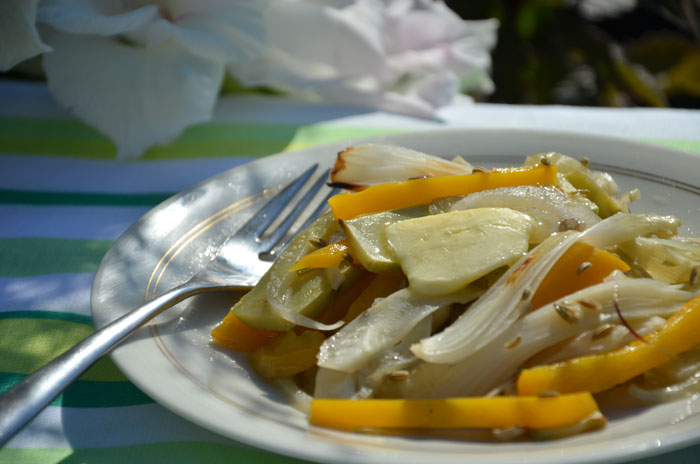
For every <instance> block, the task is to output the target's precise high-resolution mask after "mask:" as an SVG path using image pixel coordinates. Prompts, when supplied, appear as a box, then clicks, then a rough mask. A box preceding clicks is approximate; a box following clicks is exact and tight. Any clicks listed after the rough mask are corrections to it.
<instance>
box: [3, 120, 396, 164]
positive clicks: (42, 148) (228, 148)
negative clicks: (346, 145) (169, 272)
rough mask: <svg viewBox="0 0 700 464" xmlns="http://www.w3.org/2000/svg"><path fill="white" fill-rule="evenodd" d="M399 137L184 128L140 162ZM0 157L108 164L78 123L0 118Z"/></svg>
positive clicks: (288, 127) (103, 147)
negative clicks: (58, 158) (74, 159)
mask: <svg viewBox="0 0 700 464" xmlns="http://www.w3.org/2000/svg"><path fill="white" fill-rule="evenodd" d="M397 132H401V131H399V130H397V129H382V128H365V127H343V126H335V125H331V124H309V125H304V126H302V125H295V124H240V123H238V124H237V123H227V124H221V123H217V124H214V123H207V124H200V125H195V126H191V127H189V128H187V129H186V130H185V131H184V132H183V134H182V135H181V136H180V137H179V138H178V139H177V140H175V141H174V142H173V143H171V144H169V145H167V146H159V147H154V148H152V149H151V150H149V151H148V152H146V154H145V155H144V158H145V159H164V158H168V159H174V158H202V157H226V156H246V157H247V156H250V157H259V156H265V155H270V154H273V153H279V152H282V151H287V150H294V149H298V148H303V147H306V146H309V145H315V144H320V143H327V142H336V141H342V140H347V139H351V138H358V137H367V136H372V135H382V134H389V133H397ZM0 152H5V153H26V154H36V155H60V156H71V157H81V158H91V159H113V158H114V155H115V152H116V149H115V146H114V144H113V143H112V142H111V141H110V140H109V139H107V138H106V137H105V136H103V135H101V134H100V133H98V132H97V131H96V130H94V129H93V128H91V127H90V126H88V125H86V124H84V123H82V122H79V121H74V120H71V121H64V120H46V119H26V118H10V117H0Z"/></svg>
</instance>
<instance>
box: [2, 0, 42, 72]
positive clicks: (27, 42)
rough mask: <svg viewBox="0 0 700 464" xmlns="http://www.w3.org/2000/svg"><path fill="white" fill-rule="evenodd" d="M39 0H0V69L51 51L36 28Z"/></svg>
mask: <svg viewBox="0 0 700 464" xmlns="http://www.w3.org/2000/svg"><path fill="white" fill-rule="evenodd" d="M38 3H39V0H2V1H0V71H7V70H8V69H10V68H12V67H14V66H15V65H16V64H17V63H20V62H22V61H24V60H26V59H27V58H31V57H33V56H35V55H38V54H40V53H44V52H48V51H51V49H50V48H49V47H48V46H46V44H44V43H43V42H42V41H41V39H40V38H39V33H38V32H37V30H36V25H35V18H36V6H37V4H38Z"/></svg>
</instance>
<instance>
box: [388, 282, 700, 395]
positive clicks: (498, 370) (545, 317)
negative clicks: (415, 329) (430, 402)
mask: <svg viewBox="0 0 700 464" xmlns="http://www.w3.org/2000/svg"><path fill="white" fill-rule="evenodd" d="M697 294H698V293H697V292H689V291H685V290H682V289H680V288H678V287H677V286H671V285H668V284H665V283H663V282H658V281H654V280H652V279H626V280H623V281H619V282H617V281H609V282H604V283H601V284H598V285H595V286H592V287H588V288H586V289H583V290H581V291H579V292H576V293H575V294H572V295H568V296H567V297H565V298H564V299H562V300H559V301H558V302H557V304H559V306H560V307H559V309H557V307H556V306H555V304H554V303H550V304H549V305H546V306H543V307H542V308H540V309H538V310H537V311H532V312H530V313H528V314H527V315H525V316H524V317H522V318H520V319H518V320H517V321H515V322H514V323H512V324H511V325H509V326H508V327H507V328H505V329H504V330H503V331H502V332H500V333H499V334H498V335H497V336H495V337H494V338H493V339H492V340H490V341H489V342H488V343H487V344H486V345H484V346H483V347H481V348H480V349H478V350H474V351H473V352H471V353H470V354H469V355H468V356H467V357H465V358H464V359H462V360H461V361H459V362H457V363H453V364H439V363H431V362H421V363H418V364H416V365H415V366H414V367H412V368H411V369H409V375H408V377H407V379H406V381H404V382H401V383H400V384H398V383H391V382H385V384H384V385H383V386H382V392H381V393H382V395H384V396H390V397H393V396H399V397H405V398H440V397H448V396H457V395H469V396H477V395H485V394H487V393H488V392H490V391H491V390H492V389H494V388H499V387H501V386H503V384H504V382H508V381H509V379H512V378H513V375H514V373H515V372H517V371H518V369H519V368H520V367H522V366H523V365H524V364H525V363H526V362H527V361H528V360H529V359H530V358H531V357H533V356H534V355H536V354H537V353H539V352H541V351H542V350H544V349H545V348H547V347H550V346H552V345H555V344H557V343H559V342H562V341H564V340H568V339H570V338H572V337H574V336H576V335H578V334H580V333H582V332H588V331H592V330H595V329H597V328H599V327H603V326H605V325H607V324H610V323H618V322H619V317H618V315H617V311H616V309H615V306H614V304H613V301H614V299H615V298H616V300H617V303H618V305H619V307H620V309H621V311H622V314H623V315H624V317H625V319H626V320H627V321H628V322H629V323H630V324H635V325H636V322H637V321H643V320H646V319H648V318H650V317H652V316H656V315H660V316H662V317H670V316H671V315H673V314H675V313H676V312H677V311H678V310H679V309H680V308H681V307H682V306H683V305H684V304H685V303H686V302H687V301H688V300H690V299H691V298H694V297H695V296H697ZM562 316H564V317H566V319H565V318H564V317H562ZM567 316H568V317H567Z"/></svg>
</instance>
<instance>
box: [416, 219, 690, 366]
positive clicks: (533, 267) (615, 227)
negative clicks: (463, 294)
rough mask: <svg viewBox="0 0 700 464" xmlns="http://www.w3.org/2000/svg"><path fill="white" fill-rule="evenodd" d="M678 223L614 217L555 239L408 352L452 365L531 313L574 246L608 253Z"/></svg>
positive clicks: (669, 231) (672, 229) (669, 229)
mask: <svg viewBox="0 0 700 464" xmlns="http://www.w3.org/2000/svg"><path fill="white" fill-rule="evenodd" d="M679 225H680V222H679V221H678V220H677V219H676V218H674V217H672V216H658V215H653V214H616V215H614V216H611V217H609V218H607V219H605V220H603V221H601V222H599V223H598V224H595V225H594V226H592V227H591V228H590V229H587V230H586V231H584V232H581V233H578V232H568V233H567V234H568V235H566V236H565V237H564V236H562V235H561V234H557V235H553V236H551V237H549V238H548V239H546V240H545V241H544V242H542V243H541V244H539V245H538V246H536V247H535V248H533V249H532V250H531V251H530V253H528V254H527V255H526V256H524V257H523V258H522V259H520V260H519V261H518V262H516V263H515V264H514V265H513V266H512V267H511V268H510V269H509V270H508V271H507V272H506V273H505V274H504V275H503V276H502V277H501V278H500V279H499V280H498V281H497V282H496V283H495V284H493V285H492V286H491V288H489V290H488V291H487V292H486V293H485V294H484V295H483V296H482V297H480V298H479V299H478V300H477V301H476V302H474V304H473V305H472V306H471V307H470V308H469V310H468V311H466V312H465V313H464V314H462V315H461V316H460V317H459V318H458V319H457V320H456V321H455V322H454V323H452V325H450V326H449V327H447V328H446V329H445V330H443V331H442V332H440V333H437V334H435V335H433V336H431V337H429V338H426V339H424V340H421V341H420V342H419V343H417V344H415V345H414V346H413V347H411V350H412V351H413V353H415V355H416V356H418V357H419V358H421V359H423V360H425V361H429V362H433V363H456V362H459V361H461V360H462V359H464V358H466V357H467V356H469V355H470V354H472V353H474V352H475V351H477V350H479V349H480V348H482V347H483V346H484V345H486V344H487V343H489V342H490V341H491V340H493V339H494V338H495V337H497V336H498V335H499V334H501V333H502V332H503V331H505V330H506V329H507V328H508V327H509V326H510V325H511V324H513V322H515V320H516V319H517V318H518V317H519V316H520V315H521V314H523V313H524V312H525V311H526V310H527V309H528V308H529V301H528V299H527V298H524V296H529V295H531V294H532V293H534V291H535V290H536V289H537V288H538V287H539V285H540V283H541V282H542V280H543V279H544V277H545V275H546V274H547V272H548V271H549V270H550V269H551V267H552V266H553V265H554V263H556V261H557V260H558V259H559V258H560V257H561V255H563V254H564V252H566V250H568V249H569V247H571V245H573V244H574V243H575V242H576V241H578V240H580V241H583V242H585V243H588V244H589V245H592V246H595V247H598V248H609V247H611V246H614V245H616V244H618V243H621V242H625V241H628V240H632V239H633V238H635V237H637V236H638V235H651V234H654V235H670V234H673V233H675V231H676V230H677V228H678V226H679Z"/></svg>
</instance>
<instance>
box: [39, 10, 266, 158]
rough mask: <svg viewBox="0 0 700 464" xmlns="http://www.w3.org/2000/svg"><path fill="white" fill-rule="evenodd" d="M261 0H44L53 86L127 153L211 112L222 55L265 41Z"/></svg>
mask: <svg viewBox="0 0 700 464" xmlns="http://www.w3.org/2000/svg"><path fill="white" fill-rule="evenodd" d="M262 4H263V2H260V1H255V0H248V1H237V2H233V3H232V2H227V1H223V0H205V1H199V2H187V1H177V0H173V1H160V2H157V3H156V2H146V1H144V2H139V1H122V0H44V1H42V2H41V4H40V5H39V10H38V13H37V20H38V21H39V22H40V23H41V24H42V25H44V27H42V28H41V33H42V37H43V38H44V40H45V41H46V42H47V43H48V44H49V45H50V46H51V47H52V48H53V52H52V53H47V54H46V55H45V56H44V61H43V63H44V70H45V72H46V78H47V81H48V85H49V89H50V90H51V92H52V94H53V96H54V97H55V98H56V100H57V101H58V102H59V103H60V104H62V105H64V106H66V107H68V108H70V109H71V110H72V111H73V112H74V113H75V114H76V115H77V116H78V117H80V118H81V119H83V120H84V121H86V122H87V123H89V124H91V125H92V126H94V127H95V128H97V129H98V130H100V131H101V132H103V133H104V134H106V135H107V136H108V137H109V138H111V139H112V140H113V141H114V142H115V144H116V145H117V157H118V158H121V159H126V158H134V157H137V156H140V155H141V154H142V153H143V152H144V151H145V150H146V149H148V148H149V147H151V146H153V145H155V144H158V143H165V142H168V141H170V140H172V139H173V138H175V137H177V136H178V135H179V134H180V132H181V131H182V130H183V129H184V128H186V127H187V126H189V125H191V124H195V123H198V122H203V121H207V120H209V119H210V118H211V114H212V111H213V107H214V104H215V102H216V99H217V96H218V92H219V88H220V85H221V81H222V79H223V75H224V68H225V65H226V63H230V62H236V63H240V64H245V62H246V61H248V60H249V59H251V58H252V57H253V56H255V55H256V54H257V53H258V51H259V47H261V46H262V44H263V43H264V41H263V33H262V27H261V24H260V21H259V20H260V15H259V11H260V8H261V7H262Z"/></svg>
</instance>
